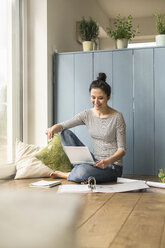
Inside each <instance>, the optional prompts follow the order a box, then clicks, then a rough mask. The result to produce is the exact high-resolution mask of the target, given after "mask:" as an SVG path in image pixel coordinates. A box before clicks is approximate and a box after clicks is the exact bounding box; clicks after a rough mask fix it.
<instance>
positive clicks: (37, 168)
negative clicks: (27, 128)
mask: <svg viewBox="0 0 165 248" xmlns="http://www.w3.org/2000/svg"><path fill="white" fill-rule="evenodd" d="M15 148H16V154H15V164H16V175H15V178H14V179H21V178H37V177H49V175H50V173H51V172H52V170H51V169H50V168H49V167H47V166H45V164H43V163H42V162H41V161H40V160H39V159H37V158H36V157H35V154H36V153H37V152H39V151H40V150H41V147H39V146H35V145H28V144H25V143H23V142H21V141H19V140H16V147H15Z"/></svg>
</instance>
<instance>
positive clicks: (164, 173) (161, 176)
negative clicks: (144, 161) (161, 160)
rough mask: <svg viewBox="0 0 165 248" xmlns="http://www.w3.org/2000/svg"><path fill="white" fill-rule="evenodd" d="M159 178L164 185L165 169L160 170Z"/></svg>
mask: <svg viewBox="0 0 165 248" xmlns="http://www.w3.org/2000/svg"><path fill="white" fill-rule="evenodd" d="M158 177H159V179H160V181H161V182H162V183H165V168H160V169H159V173H158Z"/></svg>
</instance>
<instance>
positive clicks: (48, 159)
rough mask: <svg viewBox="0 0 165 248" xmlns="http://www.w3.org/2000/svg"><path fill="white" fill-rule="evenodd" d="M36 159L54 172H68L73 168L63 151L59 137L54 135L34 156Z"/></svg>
mask: <svg viewBox="0 0 165 248" xmlns="http://www.w3.org/2000/svg"><path fill="white" fill-rule="evenodd" d="M36 158H38V159H40V160H41V161H42V162H43V163H44V164H45V165H47V166H49V167H50V168H51V169H52V170H54V171H55V170H60V171H62V172H70V171H71V170H72V168H73V167H72V164H71V163H70V161H69V159H68V157H67V155H66V154H65V152H64V150H63V147H62V144H61V138H60V135H55V136H54V137H53V139H52V141H51V142H50V143H49V144H48V145H47V146H46V147H45V148H44V149H42V151H40V152H39V153H37V154H36Z"/></svg>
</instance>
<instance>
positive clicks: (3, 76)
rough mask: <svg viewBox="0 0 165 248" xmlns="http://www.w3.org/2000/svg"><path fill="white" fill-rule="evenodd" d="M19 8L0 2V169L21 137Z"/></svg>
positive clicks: (9, 0) (16, 0)
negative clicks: (17, 139)
mask: <svg viewBox="0 0 165 248" xmlns="http://www.w3.org/2000/svg"><path fill="white" fill-rule="evenodd" d="M19 8H20V1H19V0H5V1H4V0H0V165H1V164H4V163H10V162H12V161H13V159H14V145H15V139H16V137H18V138H20V137H21V108H20V106H21V105H22V104H21V95H22V93H21V92H20V89H21V87H20V25H19V23H20V22H19V20H20V17H19V16H20V12H19Z"/></svg>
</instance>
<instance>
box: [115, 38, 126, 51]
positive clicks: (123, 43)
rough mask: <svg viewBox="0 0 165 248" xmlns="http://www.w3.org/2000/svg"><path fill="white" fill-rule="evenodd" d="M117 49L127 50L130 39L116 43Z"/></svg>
mask: <svg viewBox="0 0 165 248" xmlns="http://www.w3.org/2000/svg"><path fill="white" fill-rule="evenodd" d="M116 47H117V48H118V49H121V48H127V47H128V39H120V40H119V39H118V40H117V41H116Z"/></svg>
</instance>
